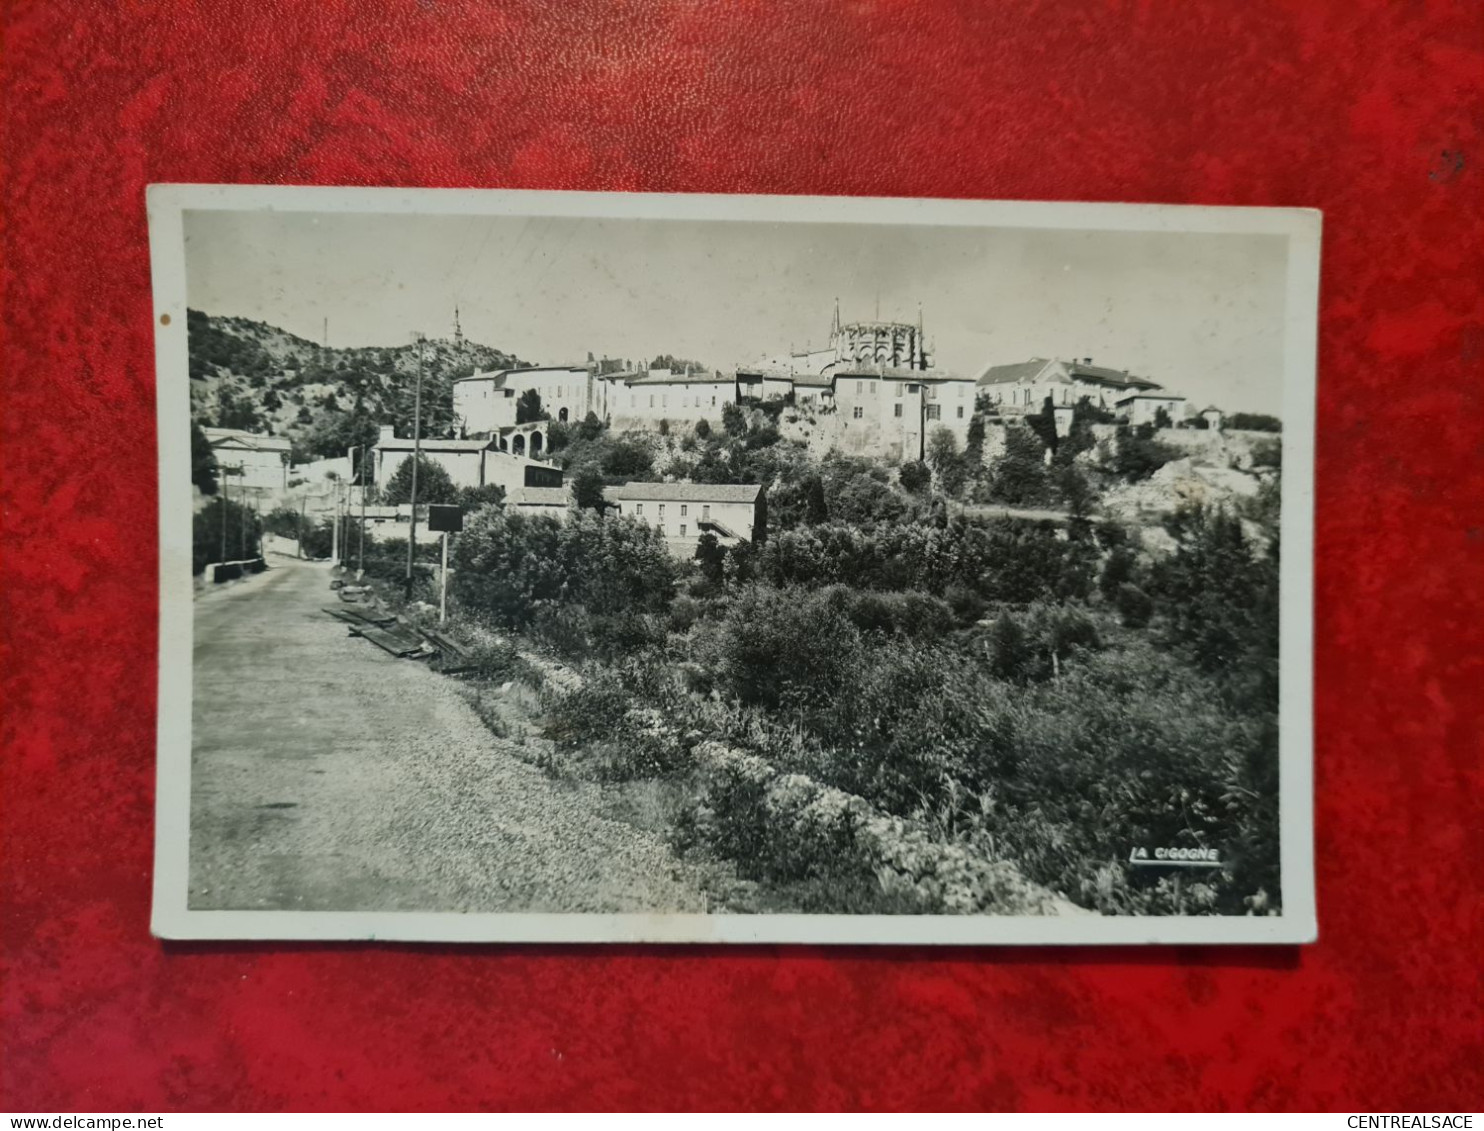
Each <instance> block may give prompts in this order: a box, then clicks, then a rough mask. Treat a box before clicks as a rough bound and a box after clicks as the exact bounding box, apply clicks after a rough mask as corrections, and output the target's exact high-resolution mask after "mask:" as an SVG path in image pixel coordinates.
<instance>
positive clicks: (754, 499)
mask: <svg viewBox="0 0 1484 1131" xmlns="http://www.w3.org/2000/svg"><path fill="white" fill-rule="evenodd" d="M603 494H604V497H605V498H606V499H607V500H608V502H609V503H610V504H612V507H613V510H614V511H615V512H616V513H618V514H622V515H628V516H630V517H631V518H635V519H637V520H638V521H640V522H642V523H645V524H646V525H648V526H652V527H654V528H655V529H657V530H658V531H659V532H660V534H661V536H663V537H664V539H665V544H666V545H667V546H668V547H669V548H670V552H671V553H672V554H674V555H675V556H676V557H680V558H690V557H694V556H695V552H696V546H697V544H698V543H699V542H700V540H701V535H702V534H714V535H716V538H717V540H718V541H719V542H721V543H722V545H727V546H730V545H735V544H736V543H738V542H757V541H761V540H762V537H763V534H764V527H765V524H766V521H767V513H766V507H765V502H764V495H763V489H762V487H761V486H759V485H758V484H756V483H744V484H738V483H625V484H623V485H622V486H620V487H609V488H607V489H606V490H605V491H604V492H603Z"/></svg>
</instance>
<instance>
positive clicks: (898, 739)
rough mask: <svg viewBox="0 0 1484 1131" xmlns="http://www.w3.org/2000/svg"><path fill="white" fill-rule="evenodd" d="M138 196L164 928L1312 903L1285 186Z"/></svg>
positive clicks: (1018, 934) (1309, 304) (1312, 273)
mask: <svg viewBox="0 0 1484 1131" xmlns="http://www.w3.org/2000/svg"><path fill="white" fill-rule="evenodd" d="M149 219H150V240H151V248H152V256H153V272H154V318H155V333H156V342H157V349H158V393H159V453H160V585H161V591H160V609H161V633H160V706H159V709H160V716H159V790H158V815H157V823H158V824H157V856H156V876H155V905H154V930H155V932H156V933H157V934H159V935H160V936H162V937H167V938H223V939H232V938H242V939H248V938H255V939H256V938H282V939H372V938H375V939H404V940H471V941H516V940H519V941H528V940H544V941H582V942H595V943H596V942H634V941H647V942H705V943H718V942H720V943H747V942H808V943H821V942H824V943H847V944H870V943H942V944H977V943H1020V944H1025V943H1061V944H1068V943H1071V944H1079V943H1160V942H1162V943H1298V942H1306V941H1310V940H1312V939H1313V938H1314V937H1315V935H1316V930H1317V928H1316V912H1315V906H1314V882H1313V861H1312V856H1313V838H1312V779H1311V708H1310V681H1311V646H1310V635H1311V626H1310V619H1311V588H1312V585H1311V577H1312V534H1311V528H1312V498H1313V439H1314V436H1313V433H1314V388H1315V335H1316V303H1317V291H1318V271H1319V235H1320V217H1319V215H1318V214H1317V213H1314V212H1309V211H1303V210H1296V209H1295V210H1284V209H1238V208H1195V207H1165V206H1142V205H1103V204H1036V203H999V202H982V201H945V200H889V199H881V200H876V199H847V198H824V197H745V196H744V197H727V196H699V195H698V196H671V195H643V194H600V193H543V192H508V191H476V190H406V189H358V188H286V187H260V186H212V185H157V186H154V187H153V188H152V189H151V190H150V195H149Z"/></svg>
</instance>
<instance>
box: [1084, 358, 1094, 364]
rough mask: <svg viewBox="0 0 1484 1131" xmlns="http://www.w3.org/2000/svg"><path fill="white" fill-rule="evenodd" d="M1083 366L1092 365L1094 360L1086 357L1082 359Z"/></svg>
mask: <svg viewBox="0 0 1484 1131" xmlns="http://www.w3.org/2000/svg"><path fill="white" fill-rule="evenodd" d="M1082 364H1083V365H1091V364H1092V358H1090V357H1084V358H1083V359H1082Z"/></svg>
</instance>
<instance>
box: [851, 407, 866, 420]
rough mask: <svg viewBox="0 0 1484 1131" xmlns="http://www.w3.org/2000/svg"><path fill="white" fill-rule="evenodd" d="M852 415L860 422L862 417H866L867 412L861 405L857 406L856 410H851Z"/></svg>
mask: <svg viewBox="0 0 1484 1131" xmlns="http://www.w3.org/2000/svg"><path fill="white" fill-rule="evenodd" d="M850 415H851V416H853V417H854V418H855V419H856V420H859V419H860V418H861V417H863V416H865V415H866V410H865V409H863V408H861V406H860V405H856V406H855V408H853V409H852V410H851V412H850Z"/></svg>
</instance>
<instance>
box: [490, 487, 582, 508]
mask: <svg viewBox="0 0 1484 1131" xmlns="http://www.w3.org/2000/svg"><path fill="white" fill-rule="evenodd" d="M571 501H572V495H571V492H569V491H568V490H567V488H565V487H515V488H513V489H512V490H511V491H510V492H509V494H507V495H506V496H505V504H506V505H507V506H512V507H520V506H527V507H565V506H566V505H567V504H568V503H570V502H571Z"/></svg>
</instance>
